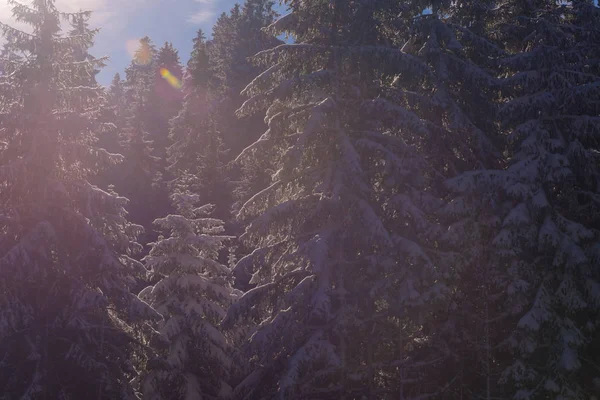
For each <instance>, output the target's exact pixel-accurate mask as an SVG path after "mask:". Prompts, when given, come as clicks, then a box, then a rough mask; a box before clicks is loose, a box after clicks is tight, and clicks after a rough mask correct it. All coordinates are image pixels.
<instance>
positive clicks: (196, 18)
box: [187, 0, 217, 25]
mask: <svg viewBox="0 0 600 400" xmlns="http://www.w3.org/2000/svg"><path fill="white" fill-rule="evenodd" d="M196 3H200V10H199V11H197V12H195V13H193V14H191V15H190V16H189V17H188V18H187V22H189V23H192V24H194V25H200V24H203V23H206V22H209V21H211V20H212V19H213V18H214V17H215V15H217V10H216V7H215V6H216V1H215V0H196Z"/></svg>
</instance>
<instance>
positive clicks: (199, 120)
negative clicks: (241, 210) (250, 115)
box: [167, 30, 231, 219]
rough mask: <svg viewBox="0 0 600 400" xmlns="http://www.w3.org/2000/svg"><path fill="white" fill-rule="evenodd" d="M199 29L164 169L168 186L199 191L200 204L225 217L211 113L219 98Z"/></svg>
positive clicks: (221, 156)
mask: <svg viewBox="0 0 600 400" xmlns="http://www.w3.org/2000/svg"><path fill="white" fill-rule="evenodd" d="M209 66H210V58H209V55H208V49H207V43H206V39H205V37H204V33H203V32H202V30H199V31H198V33H197V36H196V38H194V45H193V48H192V53H191V55H190V60H189V61H188V65H187V71H186V73H185V78H184V82H183V91H184V93H185V99H184V103H183V106H182V108H181V110H180V111H179V113H178V114H177V116H175V117H174V118H172V119H171V121H170V125H171V130H170V133H169V135H170V138H171V140H172V141H173V142H174V143H173V145H172V146H171V147H170V148H169V149H168V155H169V158H168V163H169V166H168V167H167V170H168V171H169V173H170V174H171V175H172V176H173V177H174V179H173V180H172V181H171V182H170V185H171V189H172V190H174V189H176V188H179V189H180V190H192V192H193V193H198V194H201V202H202V203H211V204H215V205H216V207H217V209H216V210H215V212H216V215H217V216H218V217H219V218H222V219H228V218H229V207H230V203H231V200H230V196H229V195H228V191H229V185H228V177H227V172H228V171H227V169H226V166H225V163H226V158H225V157H226V151H225V149H224V146H223V142H222V138H221V134H220V132H219V131H218V130H217V126H216V121H215V114H216V109H217V107H218V104H217V103H218V99H219V97H218V96H217V95H215V94H214V93H212V92H211V91H210V81H211V78H212V73H211V71H210V69H209Z"/></svg>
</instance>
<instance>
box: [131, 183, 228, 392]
mask: <svg viewBox="0 0 600 400" xmlns="http://www.w3.org/2000/svg"><path fill="white" fill-rule="evenodd" d="M172 201H173V203H174V205H175V206H176V209H177V210H178V211H179V212H180V214H179V215H168V216H167V217H165V218H160V219H157V220H156V221H154V223H155V225H156V226H157V227H159V228H160V230H161V231H163V232H168V236H167V237H163V236H160V237H159V238H158V240H157V241H156V242H155V243H152V244H151V246H152V249H151V251H150V254H149V255H148V256H146V257H145V258H144V262H145V264H146V266H147V267H148V268H149V269H150V273H151V274H152V277H153V278H155V279H159V281H158V283H156V284H155V285H154V286H150V287H148V288H146V289H144V290H143V291H142V292H141V293H140V295H139V296H140V298H142V299H143V300H145V301H148V302H149V303H150V304H151V305H152V306H153V307H155V308H156V310H157V311H158V312H160V313H161V314H162V315H163V317H164V321H161V322H160V324H159V325H158V327H157V329H158V332H159V334H160V335H161V336H162V339H163V340H162V341H163V342H165V343H164V344H163V346H158V347H157V349H156V350H157V351H156V353H157V354H156V358H154V359H151V360H150V362H149V363H148V366H147V369H148V371H147V374H146V376H145V377H144V382H143V385H142V387H143V393H144V398H146V399H156V400H158V399H172V398H174V397H173V396H175V397H176V398H181V399H188V400H195V399H217V398H219V399H220V398H228V397H229V395H230V393H231V387H230V386H229V383H228V380H229V371H230V370H231V368H232V349H231V341H230V340H229V339H228V337H227V336H226V335H224V334H223V333H222V332H221V330H220V327H219V325H220V322H221V320H222V319H223V318H224V317H225V314H226V311H227V308H228V307H229V305H230V304H231V302H232V300H233V299H234V297H235V295H236V292H235V291H234V290H233V289H232V288H231V286H230V284H229V282H228V276H229V274H230V270H229V268H228V267H226V266H225V265H222V264H221V263H219V262H218V256H219V251H220V250H221V249H222V247H223V242H225V241H227V240H229V239H231V237H228V236H222V235H221V234H222V233H223V222H222V221H220V220H217V219H213V218H210V217H209V214H210V212H211V210H212V208H213V207H212V206H211V205H206V206H202V207H195V206H194V204H195V203H197V202H198V195H191V194H185V193H181V192H176V193H175V194H173V196H172Z"/></svg>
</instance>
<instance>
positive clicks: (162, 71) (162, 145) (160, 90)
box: [148, 42, 183, 170]
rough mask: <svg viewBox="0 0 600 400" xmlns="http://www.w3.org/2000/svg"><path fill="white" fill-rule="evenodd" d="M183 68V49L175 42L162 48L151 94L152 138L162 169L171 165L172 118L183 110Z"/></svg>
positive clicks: (158, 55)
mask: <svg viewBox="0 0 600 400" xmlns="http://www.w3.org/2000/svg"><path fill="white" fill-rule="evenodd" d="M182 80H183V67H182V66H181V62H180V60H179V52H178V51H177V50H176V49H175V48H174V47H173V44H172V43H169V42H165V44H164V45H163V46H162V47H161V48H160V49H158V53H157V54H156V66H155V70H154V92H153V95H152V96H151V101H150V108H151V110H150V111H151V114H150V115H148V118H149V119H150V125H149V129H150V139H151V140H152V141H153V143H154V147H155V155H156V156H158V157H160V159H161V170H164V168H166V166H167V161H166V157H167V148H168V147H169V146H170V145H171V144H172V142H171V141H170V139H169V121H170V120H171V118H173V117H175V116H176V115H177V113H179V111H180V109H181V106H182V103H183V92H182V90H181V85H182Z"/></svg>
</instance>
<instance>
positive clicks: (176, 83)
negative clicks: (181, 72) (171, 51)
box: [160, 68, 181, 89]
mask: <svg viewBox="0 0 600 400" xmlns="http://www.w3.org/2000/svg"><path fill="white" fill-rule="evenodd" d="M160 76H162V77H163V78H164V79H165V80H166V81H167V82H169V85H171V86H173V87H174V88H175V89H181V81H180V80H179V79H177V77H176V76H175V75H173V74H172V73H171V72H169V70H168V69H166V68H161V69H160Z"/></svg>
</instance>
